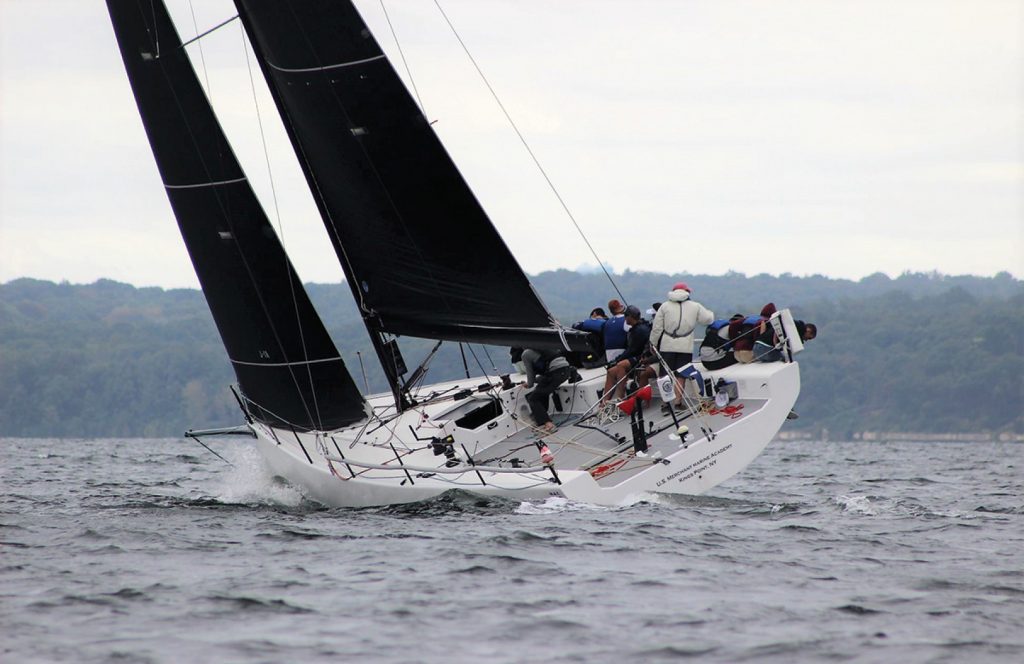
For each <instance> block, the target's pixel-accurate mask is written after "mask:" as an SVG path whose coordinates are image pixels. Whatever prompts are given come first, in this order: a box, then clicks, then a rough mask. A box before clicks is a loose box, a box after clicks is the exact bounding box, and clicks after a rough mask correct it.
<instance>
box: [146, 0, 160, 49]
mask: <svg viewBox="0 0 1024 664" xmlns="http://www.w3.org/2000/svg"><path fill="white" fill-rule="evenodd" d="M149 11H150V13H151V14H152V15H153V40H154V41H155V42H156V59H157V60H159V59H160V29H159V28H158V27H157V24H156V0H149Z"/></svg>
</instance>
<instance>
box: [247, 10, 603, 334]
mask: <svg viewBox="0 0 1024 664" xmlns="http://www.w3.org/2000/svg"><path fill="white" fill-rule="evenodd" d="M235 5H236V7H237V8H238V13H239V16H240V17H241V19H242V23H243V25H244V26H245V29H246V33H247V34H248V35H249V38H250V41H251V43H252V45H253V49H254V52H255V54H256V58H257V60H258V62H259V63H260V67H261V69H262V71H263V73H264V77H265V78H266V79H267V83H268V86H269V88H270V91H271V95H272V96H273V98H274V101H275V103H276V104H277V106H278V110H279V112H280V114H281V117H282V120H283V121H284V124H285V128H286V130H287V132H288V135H289V138H290V139H291V142H292V145H293V147H294V148H295V152H296V154H297V155H298V157H299V162H300V165H301V166H302V169H303V172H304V174H305V176H306V179H307V181H308V183H309V186H310V190H311V191H312V193H313V196H314V198H315V199H316V202H317V205H318V208H319V209H320V213H321V216H322V217H323V220H324V223H325V226H326V227H327V230H328V235H329V236H330V237H331V240H332V243H333V244H334V248H335V252H336V253H337V255H338V258H339V260H340V262H341V264H342V267H343V269H344V271H345V273H346V276H347V278H348V281H349V284H350V287H351V288H352V291H353V295H354V296H355V297H356V300H357V302H358V303H359V304H360V310H361V311H362V313H363V316H364V319H365V320H366V322H367V326H368V328H370V330H371V333H372V332H387V333H392V334H409V335H413V336H429V337H431V338H435V339H451V340H456V341H464V342H474V343H494V342H495V340H496V339H500V341H499V342H498V343H502V344H504V345H525V344H526V343H528V342H529V343H533V344H534V345H542V346H562V345H563V339H568V340H569V343H570V344H571V345H573V346H574V347H575V348H577V349H582V348H584V347H585V345H586V340H585V337H584V336H583V335H579V334H577V333H575V332H574V331H564V330H559V329H558V328H557V324H556V323H554V322H553V318H552V316H551V314H550V312H548V310H547V308H546V307H545V306H544V304H543V303H542V302H541V301H540V299H539V298H538V297H537V295H536V293H535V292H534V290H533V288H532V286H531V284H530V282H529V280H528V279H527V277H526V275H525V273H524V272H523V270H522V268H521V267H520V266H519V264H518V262H517V261H516V259H515V257H514V256H513V255H512V253H511V252H510V251H509V249H508V247H507V246H506V244H505V242H504V240H503V239H502V238H501V236H500V235H499V234H498V232H497V230H496V229H495V227H494V225H493V224H492V223H491V220H490V218H489V217H488V216H487V214H486V212H485V211H484V209H483V207H482V206H481V205H480V203H479V201H477V199H476V197H475V196H474V195H473V193H472V191H471V190H470V188H469V186H468V185H467V183H466V181H465V180H464V179H463V177H462V175H461V173H459V171H458V169H457V168H456V167H455V164H454V163H453V162H452V160H451V158H450V157H449V155H448V153H447V152H446V150H445V149H444V147H443V145H442V144H441V142H440V140H439V139H438V138H437V135H436V134H435V133H434V130H433V128H431V127H430V125H429V123H428V121H427V119H426V118H425V117H424V116H423V114H422V112H421V110H420V108H419V106H418V105H417V104H416V103H415V101H414V100H413V98H412V96H411V95H410V94H409V92H408V91H407V90H406V88H405V86H404V84H403V83H402V82H401V79H400V78H399V76H398V75H397V73H396V72H395V70H394V68H393V66H392V65H391V63H390V62H389V61H388V59H387V58H386V57H384V56H383V55H381V54H382V50H381V48H380V46H379V45H378V44H377V42H376V40H375V39H374V37H373V35H372V34H371V33H370V31H369V30H368V28H367V26H366V24H365V22H364V21H363V20H362V18H361V17H360V15H359V12H358V11H357V10H356V8H355V7H354V6H353V5H352V3H351V2H326V1H324V0H315V1H310V2H302V3H282V2H268V1H266V0H235Z"/></svg>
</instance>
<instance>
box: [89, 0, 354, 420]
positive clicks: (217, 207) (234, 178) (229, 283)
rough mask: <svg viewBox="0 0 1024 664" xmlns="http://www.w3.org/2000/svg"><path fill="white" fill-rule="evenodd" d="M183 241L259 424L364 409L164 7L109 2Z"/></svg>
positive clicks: (135, 0)
mask: <svg viewBox="0 0 1024 664" xmlns="http://www.w3.org/2000/svg"><path fill="white" fill-rule="evenodd" d="M107 8H108V10H109V11H110V18H111V21H112V22H113V25H114V32H115V34H116V35H117V41H118V44H119V46H120V48H121V57H122V59H123V60H124V65H125V69H126V70H127V72H128V80H129V81H130V83H131V86H132V91H133V92H134V94H135V101H136V103H137V104H138V107H139V113H140V114H141V116H142V122H143V124H144V125H145V128H146V134H147V135H148V136H149V143H150V146H151V147H152V149H153V155H154V156H155V157H156V162H157V166H158V167H159V169H160V175H161V178H162V179H163V182H164V187H165V188H166V190H167V197H168V198H169V199H170V201H171V207H172V208H173V209H174V214H175V217H177V220H178V226H179V228H180V229H181V235H182V237H183V238H184V240H185V245H186V246H187V248H188V252H189V255H190V256H191V258H192V264H193V265H194V266H195V270H196V275H197V276H198V277H199V282H200V284H201V285H202V288H203V293H204V295H205V296H206V300H207V302H208V303H209V305H210V311H211V312H212V314H213V319H214V321H215V322H216V324H217V329H218V330H219V331H220V335H221V339H222V340H223V341H224V346H225V348H226V349H227V352H228V356H229V357H230V358H231V363H232V366H233V367H234V370H235V375H236V376H237V378H238V384H239V386H240V387H241V389H242V392H243V393H244V395H245V396H246V398H247V399H248V400H249V401H250V404H251V405H253V406H255V407H253V408H251V412H252V414H253V416H254V417H256V418H257V419H259V420H260V421H263V422H265V423H268V424H273V425H281V426H291V427H294V428H295V429H300V430H309V429H333V428H337V427H341V426H345V425H347V424H351V423H353V422H357V421H359V420H361V419H363V418H364V417H366V406H365V402H364V401H363V398H362V396H361V395H360V394H359V390H358V389H357V388H356V386H355V384H354V383H353V381H352V377H351V376H350V375H349V373H348V371H347V370H346V368H345V364H344V362H343V361H342V359H341V357H340V356H339V354H338V349H337V348H336V347H335V345H334V342H333V341H332V340H331V338H330V336H329V335H328V334H327V330H326V329H325V328H324V325H323V323H322V322H321V320H320V318H319V316H318V315H317V313H316V311H315V310H314V309H313V306H312V304H311V303H310V301H309V297H308V296H307V294H306V291H305V290H304V289H303V287H302V284H301V282H300V281H299V278H298V276H297V275H296V273H295V271H294V269H293V268H292V265H291V263H290V262H289V260H288V257H287V256H286V255H285V253H284V249H283V247H282V246H281V243H280V242H279V241H278V238H277V235H276V234H275V233H274V230H273V228H272V227H271V225H270V223H269V221H268V220H267V216H266V214H265V213H264V212H263V209H262V208H261V206H260V204H259V201H258V200H257V199H256V196H255V194H254V193H253V191H252V188H251V187H250V185H249V182H248V180H247V179H246V177H245V174H244V173H243V172H242V169H241V166H240V165H239V163H238V161H237V160H236V159H235V156H234V153H233V152H232V150H231V147H230V145H229V144H228V141H227V137H226V136H225V135H224V132H223V131H222V130H221V127H220V125H219V123H218V122H217V118H216V116H215V115H214V113H213V109H212V108H211V107H210V104H209V101H208V100H207V98H206V95H205V94H204V93H203V90H202V88H201V87H200V85H199V81H198V79H197V78H196V75H195V71H194V70H193V68H192V65H191V63H190V62H189V59H188V56H187V54H186V53H185V50H184V48H182V46H181V41H180V39H179V38H178V35H177V32H176V31H175V29H174V25H173V24H172V22H171V20H170V17H169V16H168V14H167V10H166V8H165V7H164V4H163V2H161V1H159V0H156V1H154V0H107Z"/></svg>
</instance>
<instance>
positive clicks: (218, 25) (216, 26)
mask: <svg viewBox="0 0 1024 664" xmlns="http://www.w3.org/2000/svg"><path fill="white" fill-rule="evenodd" d="M189 2H190V3H191V0H189ZM195 18H196V17H195V14H194V13H193V15H192V20H193V22H194V21H195ZM236 18H238V14H235V15H234V16H232V17H231V18H229V19H228V20H226V21H221V22H220V23H218V24H217V25H215V26H213V27H212V28H210V29H209V30H207V31H206V32H204V33H203V34H201V35H196V36H195V37H193V38H192V39H189V40H188V41H186V42H182V44H181V46H180V47H179V48H185V47H186V46H188V45H189V44H191V43H192V42H194V41H198V40H200V39H202V38H203V37H205V36H206V35H208V34H210V33H211V32H213V31H214V30H219V29H220V28H223V27H224V26H225V25H227V24H228V23H230V22H231V21H234V20H235V19H236ZM196 32H199V28H196Z"/></svg>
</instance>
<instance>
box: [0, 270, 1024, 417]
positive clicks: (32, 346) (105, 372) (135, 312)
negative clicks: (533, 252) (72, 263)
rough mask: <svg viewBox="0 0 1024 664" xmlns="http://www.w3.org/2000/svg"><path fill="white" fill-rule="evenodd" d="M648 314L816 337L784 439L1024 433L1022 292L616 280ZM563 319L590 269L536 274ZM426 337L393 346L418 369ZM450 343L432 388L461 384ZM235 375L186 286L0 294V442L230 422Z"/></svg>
mask: <svg viewBox="0 0 1024 664" xmlns="http://www.w3.org/2000/svg"><path fill="white" fill-rule="evenodd" d="M615 280H616V283H617V285H618V287H619V289H620V290H621V291H622V294H623V295H624V297H625V298H626V299H627V300H628V301H630V302H632V303H635V304H637V305H639V306H640V307H641V309H646V308H647V307H649V306H650V304H651V303H653V302H656V301H660V300H662V299H663V298H664V297H665V293H666V291H667V290H668V289H669V287H670V286H671V285H672V284H673V283H675V282H676V281H680V280H682V281H686V282H687V283H688V284H689V285H690V287H691V288H692V289H693V296H694V299H696V300H698V301H700V302H702V303H703V304H705V305H706V306H708V307H709V308H711V309H713V310H714V311H715V313H716V315H718V316H723V317H725V316H728V315H729V314H732V313H735V312H756V311H757V310H759V309H760V308H761V306H762V305H763V304H764V303H765V302H768V301H773V302H775V303H776V304H777V305H778V306H780V307H784V306H788V307H790V308H792V309H793V311H794V313H795V315H796V317H797V318H802V319H804V320H808V321H813V322H815V323H817V324H818V326H819V329H820V334H819V338H818V339H816V340H814V341H813V342H811V343H810V344H809V345H808V349H807V350H806V351H805V352H804V353H803V354H801V355H800V362H801V373H802V380H803V391H802V393H801V397H800V401H799V402H798V404H797V410H798V411H799V412H800V415H801V417H800V419H799V420H796V421H795V422H791V423H788V424H787V425H786V428H787V429H788V430H793V429H805V430H808V431H811V432H815V433H819V432H821V431H822V430H823V429H828V430H829V432H830V434H831V435H832V436H833V437H849V436H852V435H853V434H854V433H855V432H859V431H865V430H874V431H878V430H883V431H915V432H935V433H949V432H1004V431H1008V432H1015V433H1024V334H1022V330H1024V282H1021V281H1020V280H1018V279H1014V278H1013V277H1011V276H1010V275H1009V274H1005V273H1003V274H1000V275H997V276H996V277H993V278H980V277H948V276H942V275H937V274H906V275H903V276H900V277H899V278H896V279H890V278H888V277H886V276H885V275H872V276H870V277H866V278H864V279H861V280H860V281H847V280H836V279H828V278H825V277H820V276H814V277H793V276H790V275H783V276H778V277H776V276H769V275H757V276H753V277H745V276H744V275H742V274H735V273H730V274H726V275H724V276H717V277H713V276H701V275H689V274H681V275H664V274H653V273H640V272H626V273H624V274H620V275H616V276H615ZM533 282H534V284H535V285H536V286H537V288H538V290H539V291H540V293H541V295H542V297H543V298H544V300H545V302H546V303H547V304H548V306H549V307H550V308H551V310H552V311H553V312H554V313H555V314H556V316H558V317H559V318H560V319H561V320H562V321H563V322H565V323H567V324H569V323H572V322H574V321H575V320H578V319H581V318H583V317H584V316H585V315H586V313H587V312H589V311H590V309H592V308H593V307H595V306H605V303H606V302H607V301H608V299H609V298H610V297H616V296H617V294H616V292H615V291H614V290H613V289H612V287H611V285H610V284H609V282H608V280H607V279H606V278H605V276H604V275H603V274H601V273H597V274H580V273H576V272H569V271H564V270H560V271H556V272H546V273H543V274H540V275H537V276H535V277H534V278H533ZM307 288H308V290H309V292H310V296H311V297H312V299H313V301H314V303H315V304H316V305H317V308H318V309H319V311H320V312H321V315H322V317H323V318H324V322H325V323H326V324H327V327H328V329H329V330H330V331H331V334H332V335H333V336H334V338H335V340H336V341H337V343H338V346H339V348H340V349H341V350H342V354H343V356H344V357H345V360H346V362H347V364H348V366H349V370H350V371H351V373H352V374H353V376H355V377H356V380H357V382H358V383H360V384H362V383H363V377H362V372H361V370H360V355H359V354H357V353H360V354H361V357H362V359H363V360H364V364H365V369H366V374H367V381H368V382H369V385H370V388H371V390H374V391H378V390H381V389H383V387H384V381H383V378H382V377H381V376H380V373H379V371H378V370H377V368H376V362H375V359H374V356H373V353H372V351H371V350H370V345H369V339H368V338H367V336H366V333H365V331H364V328H363V326H362V324H361V322H360V321H359V319H358V316H357V313H356V309H355V306H354V305H353V303H352V299H351V296H350V293H349V290H348V288H347V286H346V285H344V284H331V285H325V284H310V285H308V286H307ZM430 345H431V344H430V343H429V342H425V341H422V340H416V339H402V350H403V353H404V355H405V359H406V363H407V364H408V365H409V366H410V368H411V367H414V366H415V365H416V364H418V363H419V361H420V359H421V358H422V356H423V355H424V353H425V352H426V350H427V349H428V348H429V347H430ZM471 351H472V352H468V353H467V356H468V363H469V368H470V370H471V371H472V372H473V373H474V374H479V373H481V367H487V368H490V367H491V366H496V367H497V368H498V369H500V370H502V371H505V370H507V369H508V362H507V355H506V351H505V350H504V349H500V348H490V349H484V348H481V347H476V346H474V347H472V349H471ZM463 371H464V369H463V363H462V359H461V356H460V354H459V349H458V346H457V345H454V344H445V345H444V346H442V350H441V352H440V353H439V354H438V357H437V358H436V359H435V360H434V362H433V364H432V365H431V370H430V373H429V374H428V377H427V379H428V381H432V380H433V381H436V380H442V379H446V378H451V377H455V376H457V375H461V374H462V373H463ZM232 382H233V375H232V373H231V369H230V367H229V364H228V362H227V357H226V355H225V353H224V350H223V347H222V346H221V344H220V340H219V338H218V336H217V332H216V329H215V327H214V325H213V321H212V319H211V317H210V314H209V311H208V309H207V308H206V303H205V301H204V300H203V297H202V294H201V293H200V292H199V291H197V290H186V289H180V290H163V289H160V288H135V287H133V286H130V285H126V284H121V283H116V282H113V281H107V280H101V281H98V282H96V283H94V284H89V285H72V284H67V283H61V284H55V283H51V282H46V281H38V280H32V279H19V280H16V281H12V282H9V283H7V284H2V285H0V436H62V437H92V436H173V435H180V434H181V433H182V432H183V431H184V430H185V429H186V428H189V427H207V426H220V425H228V424H235V423H237V422H238V421H239V415H238V412H237V406H236V405H235V403H234V399H233V397H232V396H231V393H230V391H229V390H228V387H227V386H228V385H229V384H230V383H232Z"/></svg>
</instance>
